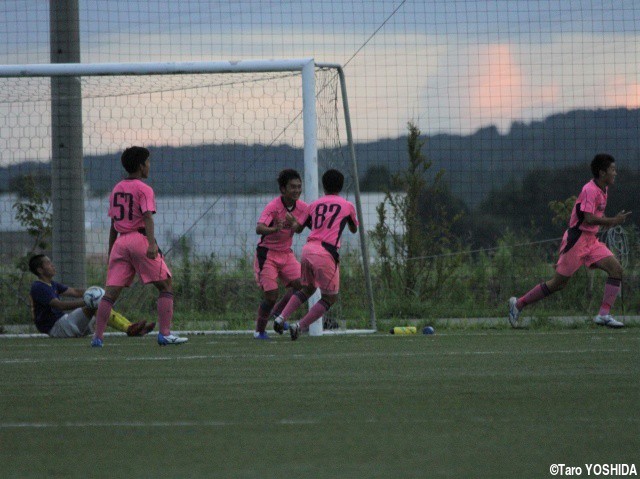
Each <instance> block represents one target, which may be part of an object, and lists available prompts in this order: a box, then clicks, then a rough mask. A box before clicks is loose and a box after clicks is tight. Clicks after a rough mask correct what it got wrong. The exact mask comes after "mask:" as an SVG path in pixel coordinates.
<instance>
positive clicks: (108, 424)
mask: <svg viewBox="0 0 640 479" xmlns="http://www.w3.org/2000/svg"><path fill="white" fill-rule="evenodd" d="M565 420H567V421H570V422H576V421H578V422H586V423H589V424H591V423H593V418H591V417H583V418H573V417H567V418H565ZM326 421H327V419H324V420H320V419H286V418H285V419H280V420H274V421H265V422H256V421H255V420H251V421H149V422H143V421H104V422H102V421H86V422H82V421H80V422H60V423H56V422H27V421H24V422H4V423H2V422H0V430H3V429H4V430H8V429H63V428H67V429H85V428H105V429H118V428H195V427H202V428H227V427H238V426H247V425H249V426H255V425H256V424H260V425H273V426H316V425H320V424H322V423H323V422H326ZM389 421H391V419H389V418H387V419H384V418H382V419H380V418H369V419H364V420H355V421H354V420H353V418H352V419H350V420H349V421H348V422H350V423H352V424H360V423H366V424H376V423H380V424H384V423H386V422H389ZM392 421H393V423H394V424H395V423H397V422H398V419H397V418H393V420H392ZM404 421H406V422H410V423H425V424H433V423H440V424H450V423H452V422H455V421H457V419H453V418H416V417H410V418H406V419H404ZM474 422H480V423H492V424H493V423H495V422H505V423H511V422H513V421H512V419H510V418H495V417H486V418H483V417H478V418H475V419H474ZM623 422H626V423H633V424H636V423H638V422H640V418H636V417H626V418H624V420H623Z"/></svg>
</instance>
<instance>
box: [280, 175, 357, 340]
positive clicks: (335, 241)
mask: <svg viewBox="0 0 640 479" xmlns="http://www.w3.org/2000/svg"><path fill="white" fill-rule="evenodd" d="M343 184H344V175H343V174H342V173H340V172H339V171H338V170H328V171H326V172H325V174H324V175H322V186H323V188H324V193H325V195H324V196H323V197H321V198H318V199H317V200H315V201H314V202H312V203H311V204H310V205H309V212H308V214H307V216H306V218H305V222H304V224H305V225H306V226H308V227H309V228H310V229H311V233H310V234H309V237H308V238H307V243H306V244H305V245H304V247H303V248H302V258H301V261H300V262H301V266H302V279H301V282H302V285H303V286H302V289H301V290H300V291H297V292H296V293H295V294H294V295H293V296H292V297H291V299H290V300H289V302H288V303H287V305H286V306H285V308H284V310H283V311H282V313H281V314H280V315H279V316H278V317H277V318H276V319H275V321H274V328H275V327H277V326H275V325H276V324H277V325H282V324H283V323H284V321H286V320H287V318H289V316H291V314H292V313H293V312H294V311H295V310H296V309H298V308H299V307H300V305H301V304H303V303H304V302H306V301H307V299H309V297H310V296H311V295H312V294H313V293H315V291H316V289H317V288H320V292H321V293H322V297H321V298H320V300H319V301H318V302H317V303H316V304H314V305H313V307H312V308H311V309H309V311H308V312H307V314H306V315H305V316H304V317H303V318H302V319H301V320H300V321H299V322H298V323H296V324H293V325H291V326H290V327H289V334H290V335H291V339H292V340H294V341H295V340H296V339H298V336H300V333H301V332H302V331H306V330H307V329H308V328H309V326H310V325H311V324H312V323H313V322H314V321H316V320H317V319H318V318H320V317H321V316H322V315H324V313H326V312H327V311H328V310H329V308H330V307H331V306H332V305H333V304H334V303H335V302H336V300H337V299H338V292H339V290H340V263H339V254H338V250H339V249H340V237H341V236H342V231H343V230H344V227H345V226H349V231H351V232H352V233H356V232H357V231H358V224H359V223H358V218H357V216H356V209H355V207H354V206H353V204H352V203H351V202H349V201H347V200H345V199H344V198H342V197H341V196H339V194H340V192H341V191H342V185H343ZM294 227H295V225H294Z"/></svg>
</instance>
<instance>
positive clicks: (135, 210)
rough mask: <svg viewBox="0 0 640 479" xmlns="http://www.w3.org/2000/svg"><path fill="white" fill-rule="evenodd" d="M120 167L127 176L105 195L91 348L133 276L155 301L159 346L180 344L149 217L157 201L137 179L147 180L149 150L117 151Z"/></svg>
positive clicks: (170, 294) (168, 284)
mask: <svg viewBox="0 0 640 479" xmlns="http://www.w3.org/2000/svg"><path fill="white" fill-rule="evenodd" d="M121 161H122V166H123V167H124V169H125V170H127V173H129V176H128V177H127V178H126V179H124V180H122V181H120V182H119V183H118V184H117V185H116V186H115V187H114V188H113V191H112V192H111V196H110V197H109V217H111V232H110V234H109V266H108V268H107V285H106V288H105V289H106V293H105V295H104V296H103V297H102V300H101V301H100V304H99V305H98V312H97V314H96V330H95V333H94V335H93V339H92V341H91V346H92V347H102V342H103V335H104V330H105V329H106V327H107V320H108V319H109V314H110V313H111V308H112V307H113V304H114V303H115V301H116V300H117V299H118V297H119V296H120V293H121V292H122V289H123V288H125V287H127V286H130V285H131V283H132V282H133V279H134V278H135V275H136V273H137V274H138V276H140V279H141V281H142V282H143V283H144V284H149V283H152V284H153V285H154V286H155V287H156V288H158V291H160V296H159V298H158V324H159V325H160V332H159V333H158V344H160V345H161V346H165V345H167V344H181V343H184V342H186V341H187V338H179V337H178V336H175V335H173V334H171V330H170V329H171V320H172V318H173V288H172V285H171V272H170V271H169V268H168V267H167V265H166V263H165V262H164V259H163V257H162V253H161V252H160V251H159V249H158V244H157V243H156V239H155V230H154V222H153V215H154V214H155V212H156V201H155V196H154V194H153V189H152V188H151V187H150V186H149V185H147V184H146V183H144V182H143V181H142V180H143V179H145V178H148V177H149V169H150V166H151V163H150V158H149V150H147V149H146V148H142V147H140V146H132V147H131V148H127V149H126V150H125V151H124V153H122V158H121Z"/></svg>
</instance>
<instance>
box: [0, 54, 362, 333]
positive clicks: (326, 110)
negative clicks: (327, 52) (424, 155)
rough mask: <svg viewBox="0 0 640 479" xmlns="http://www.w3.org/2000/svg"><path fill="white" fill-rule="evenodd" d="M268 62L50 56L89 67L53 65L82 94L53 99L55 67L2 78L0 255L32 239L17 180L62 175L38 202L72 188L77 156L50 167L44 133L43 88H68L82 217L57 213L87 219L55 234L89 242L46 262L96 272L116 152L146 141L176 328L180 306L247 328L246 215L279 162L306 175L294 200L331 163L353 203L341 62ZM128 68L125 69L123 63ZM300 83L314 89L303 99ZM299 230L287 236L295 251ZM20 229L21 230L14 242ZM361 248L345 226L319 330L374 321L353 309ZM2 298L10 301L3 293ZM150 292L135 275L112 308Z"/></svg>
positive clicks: (251, 225) (100, 277)
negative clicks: (337, 285)
mask: <svg viewBox="0 0 640 479" xmlns="http://www.w3.org/2000/svg"><path fill="white" fill-rule="evenodd" d="M166 65H168V66H169V67H171V68H173V69H174V70H185V68H177V67H176V64H166ZM273 65H274V63H273V62H255V66H256V68H255V70H254V71H249V70H250V67H243V69H242V71H232V70H233V69H234V67H236V66H237V64H232V63H229V64H225V65H223V66H224V68H223V67H220V71H218V70H216V71H213V72H205V71H200V70H204V69H203V67H202V65H201V64H197V65H196V66H197V68H195V69H194V71H195V70H198V71H196V72H193V73H191V72H182V71H181V72H180V73H175V72H173V73H171V72H169V71H164V72H161V73H162V74H158V73H159V71H158V69H159V68H160V67H161V66H162V65H157V66H154V65H152V64H140V68H139V69H138V70H136V69H135V66H133V65H132V64H119V65H118V64H116V65H112V66H110V65H85V66H82V65H66V66H65V65H58V66H57V67H58V68H60V69H63V68H64V67H69V68H76V69H77V68H85V67H86V68H85V69H84V70H83V71H81V70H78V71H77V72H76V74H74V75H70V72H69V71H64V72H63V73H62V74H63V75H64V76H61V77H60V78H68V81H70V82H71V83H72V84H73V82H79V85H78V88H77V89H76V90H75V91H77V92H79V93H80V94H81V98H60V95H71V96H73V93H69V91H71V92H73V91H74V90H73V89H70V90H64V89H62V90H60V91H61V92H62V93H58V98H52V86H51V85H52V78H58V77H53V76H33V75H30V76H17V77H5V78H0V152H2V160H1V161H2V164H1V165H0V167H1V168H3V169H4V171H5V172H6V175H3V176H5V177H6V178H7V181H6V185H4V188H3V191H4V192H3V193H2V197H3V199H2V202H1V206H0V208H2V218H3V224H2V225H1V228H2V231H1V234H2V240H3V241H13V242H14V245H13V247H11V248H5V247H4V245H3V247H2V248H0V249H2V251H3V252H5V253H3V254H5V256H7V255H10V256H12V257H13V258H12V259H14V260H15V258H17V257H19V256H20V255H24V254H25V253H28V252H29V251H26V250H33V249H38V248H33V246H34V244H33V241H32V239H33V235H31V236H30V235H29V233H28V231H27V229H28V225H26V224H24V221H23V222H22V223H21V222H20V221H19V220H18V219H17V218H16V214H15V213H16V211H15V210H16V208H15V207H14V206H13V205H14V204H15V203H17V202H21V201H22V202H29V201H30V198H29V192H28V191H25V189H24V188H25V184H26V183H28V181H27V180H34V181H33V185H35V188H36V189H37V188H38V187H40V188H45V189H46V186H44V185H47V184H48V181H49V179H50V178H51V175H52V174H53V175H54V176H55V175H57V176H58V178H57V180H56V178H54V179H53V181H52V182H51V184H52V185H53V187H52V191H51V197H52V198H54V201H53V203H52V205H51V204H49V203H47V204H46V205H45V211H48V212H49V213H51V212H55V209H56V208H58V209H61V210H63V209H64V208H65V203H64V202H62V203H56V202H55V197H56V194H60V192H57V191H56V189H62V190H64V189H65V188H69V187H71V185H70V183H71V182H73V175H72V174H71V173H72V172H71V171H66V170H72V169H73V168H75V167H74V166H73V164H72V162H71V161H69V164H70V166H69V167H68V168H67V167H66V166H65V165H66V164H67V163H66V161H67V160H66V159H65V158H63V159H62V167H61V168H60V169H59V171H56V170H55V169H54V170H53V171H52V169H51V159H52V144H53V145H56V141H57V139H54V138H52V134H54V133H52V130H55V125H54V123H55V121H56V120H52V116H53V117H54V118H55V114H54V115H52V100H55V101H58V102H60V101H63V102H64V101H67V100H68V101H69V102H70V103H71V104H73V105H78V107H79V108H81V122H82V123H81V145H82V158H81V164H82V167H83V169H84V177H83V178H84V185H83V187H82V188H81V190H83V194H81V195H78V196H81V197H78V198H75V199H74V201H78V202H83V212H84V218H82V217H78V216H77V215H76V216H75V217H74V215H73V214H72V213H70V214H65V211H57V212H55V213H57V214H54V219H55V221H56V222H73V221H75V222H82V221H83V222H84V238H83V237H73V235H69V234H66V237H65V233H61V235H62V238H58V239H57V241H62V242H64V243H65V244H66V243H70V244H71V246H70V247H69V248H67V251H80V252H82V251H84V252H85V253H84V254H83V256H84V258H68V257H62V256H69V255H68V254H65V255H62V254H59V255H58V256H60V257H55V255H54V258H53V260H54V262H55V263H57V264H60V263H62V262H63V261H84V264H85V266H86V278H87V282H88V283H89V284H104V279H105V275H106V253H107V245H108V238H109V226H110V223H109V218H108V217H107V214H106V211H107V206H108V195H109V192H110V190H111V188H112V187H113V185H114V184H115V183H116V182H117V181H119V180H120V179H122V178H123V176H124V170H123V168H122V166H121V164H120V159H119V158H120V154H121V152H122V150H123V149H124V148H126V147H128V146H132V145H141V146H146V147H148V148H149V149H150V150H151V153H152V163H151V173H150V177H149V180H148V183H149V184H150V185H151V186H152V187H153V188H154V191H155V193H156V201H157V209H158V213H157V214H156V215H155V223H156V238H157V241H158V243H159V245H160V248H161V250H163V252H164V254H165V257H166V259H167V262H168V263H169V266H170V268H171V269H172V272H173V276H174V289H175V293H176V318H177V319H178V320H181V319H182V320H183V321H184V322H183V323H182V324H181V326H180V327H181V328H191V325H190V324H188V320H187V318H193V319H196V320H209V319H211V320H214V321H216V323H215V324H214V326H219V327H227V326H228V322H229V321H232V322H233V323H234V324H240V323H241V322H242V321H243V320H246V322H245V323H243V324H246V326H248V327H249V326H250V325H251V324H252V322H253V320H254V319H255V314H256V311H257V307H258V304H259V301H260V292H259V290H258V288H257V286H256V285H255V282H254V279H253V254H254V252H255V247H256V243H257V240H258V236H257V235H256V233H255V227H256V222H257V218H258V217H259V215H260V213H261V211H262V209H263V208H264V206H265V205H266V204H267V203H268V202H269V201H270V200H271V199H272V198H274V197H275V196H278V195H279V189H278V185H277V181H276V179H277V176H278V173H279V172H280V171H281V170H282V169H285V168H295V169H297V170H298V171H299V172H300V173H301V175H302V176H303V185H304V188H303V195H302V199H304V200H305V201H307V202H310V201H312V200H313V199H315V197H317V195H318V194H319V188H318V179H319V177H321V175H322V172H323V171H325V170H326V169H328V168H338V169H340V170H341V171H342V172H343V173H344V174H345V177H346V181H345V191H344V194H345V196H346V197H347V198H348V199H350V200H351V201H354V202H355V201H356V196H355V195H356V191H357V190H356V186H357V184H356V182H357V177H356V178H354V177H353V174H352V172H353V171H354V170H355V169H354V168H353V165H352V161H353V159H352V158H351V156H350V148H349V145H348V144H347V141H346V137H347V135H346V130H345V128H346V123H345V117H344V110H343V98H342V94H341V86H340V81H339V75H338V71H337V70H336V68H333V67H331V66H324V67H323V66H315V67H313V69H312V78H311V80H309V79H308V78H305V77H304V74H303V69H302V68H301V67H300V68H298V67H296V68H295V69H294V68H292V67H291V68H289V67H286V68H284V67H283V68H280V67H278V68H275V69H274V68H273ZM186 66H187V67H190V68H193V67H194V64H186ZM109 67H115V68H114V73H109V72H108V70H109ZM123 67H126V69H127V71H126V73H127V74H122V68H123ZM218 67H219V65H218ZM149 68H152V69H154V68H155V69H154V70H153V74H148V70H149ZM145 69H146V70H145ZM245 70H246V71H245ZM60 71H62V70H60ZM145 71H146V72H147V74H145ZM95 72H98V74H94V73H95ZM72 86H73V85H72ZM305 88H306V89H309V88H311V90H310V91H311V95H310V96H311V98H312V100H311V102H312V104H311V107H310V100H309V99H307V98H305V97H304V91H305ZM54 91H56V90H54ZM54 104H55V102H54ZM309 112H311V114H312V115H313V118H310V113H309ZM65 120H66V119H63V120H62V121H61V123H62V128H63V129H64V121H65ZM58 121H60V120H58ZM68 121H70V122H72V121H73V120H68ZM58 127H60V125H59V126H58ZM76 169H77V168H76ZM66 174H68V177H67V176H65V175H66ZM320 191H321V189H320ZM45 202H46V200H45ZM373 213H374V212H370V213H369V214H373ZM373 221H374V220H373V218H372V219H371V220H370V223H373ZM364 223H365V224H367V218H364ZM9 233H11V234H9ZM306 235H307V232H304V233H303V234H302V235H296V237H295V238H294V251H295V252H296V253H297V255H298V256H299V253H300V250H301V248H302V245H303V244H304V241H305V239H306ZM54 236H55V235H54ZM76 236H78V235H76ZM12 238H13V239H12ZM15 238H22V239H23V241H20V242H18V244H15ZM44 239H45V242H44V243H45V244H44V245H43V246H44V251H45V252H50V248H51V243H52V242H55V241H56V238H53V239H51V238H48V241H47V237H46V235H45V238H44ZM53 251H54V253H55V251H56V250H55V248H54V249H53ZM76 256H77V255H76ZM362 257H363V255H362V254H361V242H360V240H359V237H358V236H355V235H350V234H349V233H348V232H345V234H344V235H343V248H342V258H343V261H342V263H341V267H342V276H343V278H344V280H343V282H342V285H343V286H342V288H341V289H342V290H341V293H342V295H341V296H342V298H343V301H341V302H340V303H341V304H340V303H339V305H337V307H335V308H333V309H332V310H331V311H330V315H328V316H327V317H326V318H324V321H325V328H337V327H340V326H343V327H344V326H345V324H346V320H347V319H349V320H355V319H356V318H358V319H359V322H358V323H353V325H349V327H360V326H364V325H366V324H369V321H370V319H371V318H368V317H366V316H365V317H362V310H363V308H362V304H363V299H362V298H365V297H366V291H365V283H366V282H365V278H364V275H365V271H364V269H363V262H362ZM13 262H15V261H13ZM13 262H12V263H13ZM30 279H31V278H29V277H28V275H27V278H26V279H25V280H24V282H25V285H23V286H22V287H21V291H20V292H19V293H18V292H16V291H14V294H25V295H26V294H27V292H28V281H27V280H30ZM61 279H62V278H61ZM9 296H11V294H9ZM2 297H3V298H5V299H3V302H6V301H7V300H6V297H7V292H6V291H5V292H3V294H2ZM155 297H156V291H155V290H154V288H142V287H141V286H140V285H137V284H136V285H134V286H133V287H132V288H130V289H129V290H127V291H126V292H125V294H123V296H122V297H121V299H120V300H119V302H118V305H117V309H118V310H120V311H122V312H123V313H124V314H125V315H127V314H128V315H129V316H131V318H132V319H135V318H137V317H138V316H143V315H144V316H150V317H152V316H153V315H154V314H155ZM354 298H359V299H358V300H357V302H356V303H355V304H358V305H359V308H356V309H354V308H353V307H350V306H349V302H350V301H352V299H354ZM18 303H20V301H18ZM365 314H366V312H365ZM234 320H235V321H234ZM239 322H240V323H239Z"/></svg>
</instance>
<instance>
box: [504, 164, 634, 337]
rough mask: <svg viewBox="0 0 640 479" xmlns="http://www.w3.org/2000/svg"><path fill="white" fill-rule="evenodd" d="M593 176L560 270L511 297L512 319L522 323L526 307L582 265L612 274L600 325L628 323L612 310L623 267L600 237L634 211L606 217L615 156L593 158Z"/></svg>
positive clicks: (580, 199) (575, 211) (558, 266)
mask: <svg viewBox="0 0 640 479" xmlns="http://www.w3.org/2000/svg"><path fill="white" fill-rule="evenodd" d="M591 172H592V173H593V179H592V180H591V181H589V183H587V184H586V185H584V186H583V187H582V191H581V192H580V196H578V199H577V200H576V203H575V205H574V206H573V211H572V212H571V219H570V220H569V229H567V231H565V233H564V237H563V238H562V244H561V245H560V257H559V258H558V262H557V263H556V272H555V274H554V276H553V278H551V279H550V280H548V281H546V282H544V283H540V284H539V285H537V286H535V287H534V288H533V289H532V290H531V291H529V292H528V293H526V294H525V295H524V296H522V297H520V298H515V297H513V298H511V299H509V322H510V323H511V326H513V327H514V328H515V327H517V326H518V317H519V315H520V312H521V311H522V309H523V308H524V307H525V306H528V305H530V304H533V303H535V302H536V301H539V300H541V299H543V298H545V297H547V296H549V295H550V294H552V293H555V292H556V291H559V290H561V289H562V288H564V287H565V286H566V285H567V283H568V282H569V279H570V278H571V276H573V274H574V273H575V272H576V271H577V270H578V269H579V268H580V267H581V266H583V265H584V266H586V267H588V268H599V269H601V270H604V271H606V273H607V274H608V275H609V277H608V278H607V282H606V284H605V288H604V298H603V299H602V304H601V305H600V311H599V312H598V314H597V315H596V317H595V318H594V322H595V323H596V324H599V325H602V326H608V327H610V328H621V327H623V326H624V324H622V323H621V322H620V321H617V320H615V319H614V318H613V317H612V316H611V314H609V313H610V310H611V307H612V306H613V303H614V302H615V300H616V296H617V295H618V292H619V291H620V287H621V285H622V266H621V265H620V263H619V262H618V260H617V259H616V257H615V256H614V255H613V253H612V252H611V251H609V248H607V247H606V245H605V244H604V243H601V242H600V241H599V240H598V238H597V237H596V233H597V232H598V229H599V228H600V226H604V227H611V226H616V225H620V224H622V223H624V222H625V220H626V219H627V216H629V215H630V214H631V212H625V211H624V210H623V211H621V212H620V213H618V214H617V215H616V216H614V217H612V218H607V217H605V216H604V210H605V207H606V206H607V192H608V189H609V186H611V185H613V184H614V183H615V180H616V175H617V172H616V164H615V160H614V158H613V157H612V156H611V155H607V154H604V153H601V154H598V155H596V156H595V157H594V158H593V160H592V161H591Z"/></svg>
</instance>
